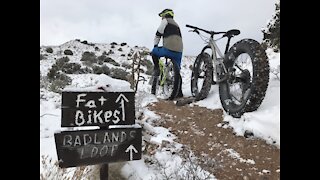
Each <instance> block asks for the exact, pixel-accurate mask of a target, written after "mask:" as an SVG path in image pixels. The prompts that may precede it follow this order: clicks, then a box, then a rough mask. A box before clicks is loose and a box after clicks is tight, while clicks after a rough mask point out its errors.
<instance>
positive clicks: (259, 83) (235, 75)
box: [219, 39, 270, 118]
mask: <svg viewBox="0 0 320 180" xmlns="http://www.w3.org/2000/svg"><path fill="white" fill-rule="evenodd" d="M224 64H225V66H226V68H227V69H228V71H229V79H228V80H226V81H224V82H221V83H220V84H219V95H220V101H221V104H222V107H223V108H224V110H225V111H226V112H227V113H228V114H230V115H231V116H233V117H235V118H239V117H241V116H242V114H243V113H245V112H251V111H255V110H257V109H258V107H259V106H260V105H261V103H262V101H263V99H264V97H265V93H266V90H267V87H268V82H269V72H270V68H269V62H268V58H267V55H266V53H265V50H264V49H263V48H262V47H261V45H260V43H259V42H257V41H255V40H253V39H243V40H240V41H238V42H237V43H235V44H234V45H233V46H232V47H231V48H230V50H229V51H228V53H227V54H226V58H225V61H224Z"/></svg>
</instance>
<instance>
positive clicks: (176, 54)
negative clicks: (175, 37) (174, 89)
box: [167, 50, 183, 97]
mask: <svg viewBox="0 0 320 180" xmlns="http://www.w3.org/2000/svg"><path fill="white" fill-rule="evenodd" d="M167 56H169V57H170V58H171V59H172V60H174V61H175V64H176V65H177V66H178V68H177V69H178V73H179V79H180V81H179V82H180V84H179V91H178V94H177V95H176V97H183V93H182V77H181V74H180V69H181V59H182V52H173V51H169V50H168V52H167Z"/></svg>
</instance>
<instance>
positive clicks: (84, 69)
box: [79, 67, 93, 74]
mask: <svg viewBox="0 0 320 180" xmlns="http://www.w3.org/2000/svg"><path fill="white" fill-rule="evenodd" d="M90 73H93V70H92V69H91V68H88V67H84V68H81V69H80V70H79V74H90Z"/></svg>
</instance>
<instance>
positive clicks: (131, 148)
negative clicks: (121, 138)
mask: <svg viewBox="0 0 320 180" xmlns="http://www.w3.org/2000/svg"><path fill="white" fill-rule="evenodd" d="M129 151H130V161H132V159H133V157H132V151H134V152H135V153H138V151H137V150H136V148H135V147H134V146H133V145H132V144H131V145H130V146H129V147H128V148H127V149H126V151H125V152H129Z"/></svg>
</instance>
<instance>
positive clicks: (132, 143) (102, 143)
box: [54, 92, 142, 179]
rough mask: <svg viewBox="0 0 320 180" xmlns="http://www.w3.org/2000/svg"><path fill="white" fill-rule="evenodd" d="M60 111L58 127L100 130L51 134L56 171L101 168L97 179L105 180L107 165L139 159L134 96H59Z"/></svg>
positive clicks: (80, 94) (114, 93) (119, 94)
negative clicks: (89, 167)
mask: <svg viewBox="0 0 320 180" xmlns="http://www.w3.org/2000/svg"><path fill="white" fill-rule="evenodd" d="M61 109H62V118H61V127H85V126H97V127H99V128H100V129H92V130H78V131H63V132H60V133H55V134H54V137H55V143H56V150H57V155H58V159H59V166H60V167H62V168H68V167H76V166H84V165H94V164H102V167H101V169H100V178H101V179H108V163H110V162H119V161H133V160H139V159H141V154H142V152H141V145H142V134H141V127H138V126H136V125H134V124H135V107H134V92H62V107H61ZM110 125H117V128H109V126H110ZM118 125H119V126H118ZM122 125H132V126H130V127H128V126H127V127H123V126H122Z"/></svg>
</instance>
